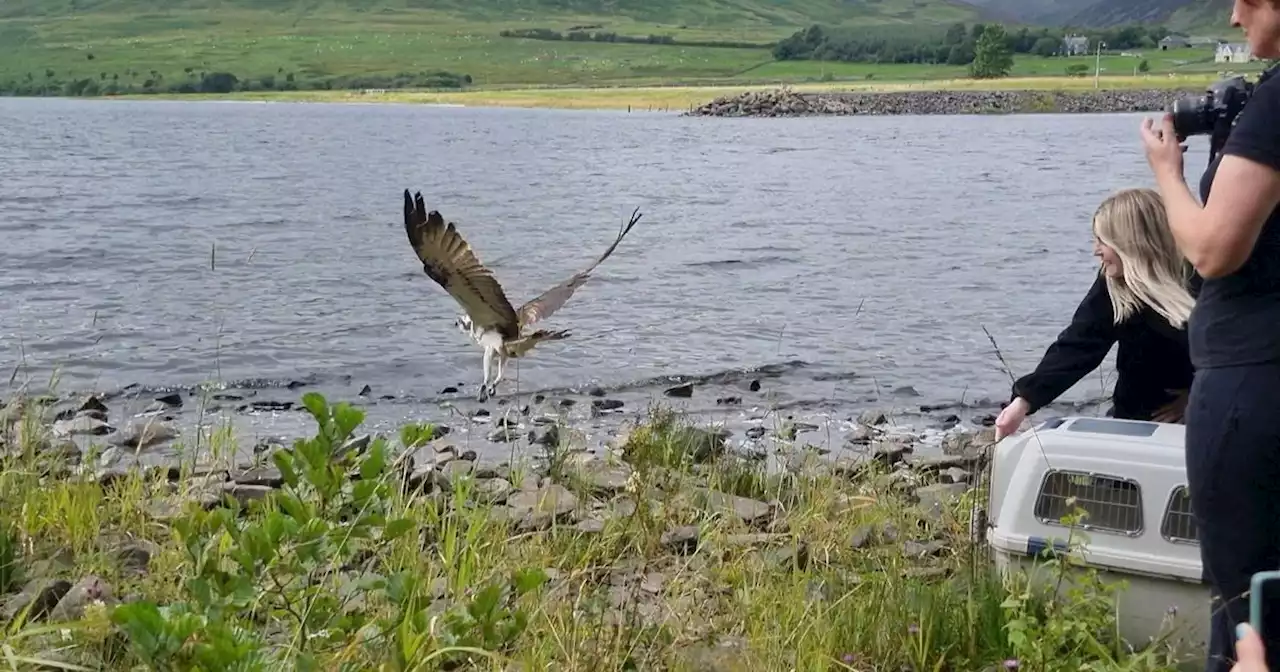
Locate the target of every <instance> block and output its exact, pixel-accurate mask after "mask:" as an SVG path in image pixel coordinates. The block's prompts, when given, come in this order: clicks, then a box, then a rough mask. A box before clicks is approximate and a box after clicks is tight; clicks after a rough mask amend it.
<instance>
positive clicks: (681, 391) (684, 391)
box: [663, 383, 693, 399]
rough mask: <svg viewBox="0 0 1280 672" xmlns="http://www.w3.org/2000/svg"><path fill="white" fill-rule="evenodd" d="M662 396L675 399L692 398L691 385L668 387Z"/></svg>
mask: <svg viewBox="0 0 1280 672" xmlns="http://www.w3.org/2000/svg"><path fill="white" fill-rule="evenodd" d="M663 394H665V395H667V396H668V397H673V398H676V399H688V398H690V397H692V396H693V383H685V384H683V385H677V386H675V387H669V388H667V389H666V390H664V391H663Z"/></svg>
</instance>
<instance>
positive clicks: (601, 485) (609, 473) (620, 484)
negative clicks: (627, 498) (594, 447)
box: [573, 460, 632, 494]
mask: <svg viewBox="0 0 1280 672" xmlns="http://www.w3.org/2000/svg"><path fill="white" fill-rule="evenodd" d="M573 474H574V477H575V478H577V479H579V480H581V481H582V482H583V484H585V485H586V486H588V487H590V488H591V489H592V490H593V491H595V492H599V493H606V494H613V493H616V492H619V491H621V490H623V489H625V488H626V487H627V482H628V481H629V480H630V478H631V474H632V469H631V467H630V465H628V464H626V463H625V462H624V463H620V464H608V463H607V462H604V461H603V460H592V461H587V462H586V463H584V464H580V465H579V466H578V467H577V469H575V470H574V471H573Z"/></svg>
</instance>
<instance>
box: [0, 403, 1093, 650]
mask: <svg viewBox="0 0 1280 672" xmlns="http://www.w3.org/2000/svg"><path fill="white" fill-rule="evenodd" d="M759 387H760V386H759V385H758V383H756V382H748V383H746V386H745V388H744V389H745V391H746V392H748V393H750V392H752V391H753V390H752V388H755V389H756V390H758V389H759ZM666 392H667V394H666V396H667V397H669V398H676V399H679V398H681V397H682V396H684V395H687V394H690V393H691V392H690V390H689V389H688V388H686V387H684V386H680V385H677V386H675V387H670V388H668V389H667V390H666ZM221 394H223V399H222V403H224V404H228V405H235V406H236V412H241V413H252V412H258V413H297V414H299V415H301V416H303V417H305V418H307V419H309V420H310V421H311V426H310V427H309V429H310V431H308V432H299V436H298V437H297V439H296V440H295V441H292V442H289V441H285V440H279V441H274V442H264V443H259V444H255V445H254V446H253V447H252V448H251V450H250V451H249V452H248V453H247V454H246V453H243V452H240V451H236V450H228V447H227V446H225V445H224V446H221V447H219V446H218V445H217V442H218V441H219V439H213V438H211V439H199V440H193V437H191V436H184V433H185V432H187V431H190V430H187V429H185V428H184V427H182V426H180V425H177V424H175V423H176V419H166V418H167V417H169V416H171V415H172V414H174V413H175V412H176V411H175V409H179V408H181V407H183V406H185V405H187V403H188V401H187V400H186V399H184V398H183V396H182V395H163V396H160V397H159V398H155V399H152V400H150V401H149V402H147V403H146V410H143V411H141V412H139V413H136V414H132V415H131V414H130V412H128V411H125V410H124V408H123V406H124V405H117V408H112V404H108V403H106V402H105V401H104V400H103V399H102V398H100V397H98V396H93V395H90V396H69V397H67V398H63V399H53V398H49V397H44V398H17V399H11V400H9V402H8V404H6V405H5V406H4V408H3V410H0V466H3V469H0V507H3V508H4V510H12V511H19V510H20V511H22V512H23V515H22V516H20V517H16V518H14V519H11V520H9V521H7V522H6V521H3V520H0V626H2V627H6V628H17V629H18V631H19V632H22V628H23V627H28V628H33V630H30V634H29V635H28V636H25V637H21V636H20V637H18V638H15V639H14V641H15V642H19V644H18V646H20V647H21V648H20V649H19V653H20V654H23V655H27V656H29V657H32V658H38V659H40V660H45V661H56V662H57V663H61V664H74V665H89V666H92V667H98V668H103V669H137V668H138V667H139V666H143V667H149V668H151V669H157V668H165V669H186V667H187V666H188V665H190V663H191V661H192V660H193V658H194V657H195V656H198V655H201V654H200V653H199V652H197V651H196V649H197V648H199V647H205V651H204V655H209V651H210V650H216V652H217V653H219V654H220V655H223V656H227V659H226V660H224V661H223V664H224V665H227V666H229V667H234V665H232V662H233V657H234V656H237V655H250V656H257V657H258V658H257V661H258V663H259V666H257V667H249V668H245V669H267V667H269V666H268V665H266V662H267V661H270V666H271V669H275V668H274V666H275V665H281V666H285V667H289V666H291V665H296V664H297V663H298V658H297V657H299V656H301V657H305V658H307V659H308V661H310V662H309V664H311V665H313V666H314V665H317V664H318V665H319V667H317V668H316V669H329V668H330V667H333V668H334V669H336V668H337V667H339V666H342V665H346V666H356V667H359V668H360V669H381V668H382V667H385V666H389V668H388V669H390V667H396V665H394V664H392V663H391V662H390V661H389V658H388V656H394V655H398V654H397V653H396V652H398V651H401V650H404V647H407V646H409V645H410V644H413V645H414V646H419V647H426V648H424V649H421V650H420V651H419V654H418V655H424V654H426V653H430V654H431V655H433V656H438V657H440V659H441V661H442V664H441V665H439V666H438V667H432V668H429V669H442V670H443V669H458V668H459V667H461V666H464V665H466V664H468V663H469V664H471V665H473V667H472V668H470V669H478V668H476V667H474V665H476V664H478V663H479V662H480V661H481V660H482V658H480V657H477V654H476V653H475V652H476V651H481V652H483V653H484V657H485V658H489V657H494V656H498V657H500V658H501V659H504V660H505V661H506V662H504V663H503V665H502V666H501V667H497V668H493V669H503V670H508V671H510V672H519V671H521V670H532V669H565V670H570V671H577V670H584V671H585V670H592V669H602V668H601V667H600V666H601V665H605V666H606V667H605V668H603V669H653V670H700V671H708V672H737V671H738V670H743V669H824V668H830V664H831V663H832V661H839V662H840V663H841V664H843V665H844V666H845V667H850V668H852V667H858V668H860V669H923V668H921V667H918V666H917V665H918V658H917V657H916V656H917V655H918V653H919V651H921V650H926V649H921V648H920V644H919V643H918V642H917V639H918V638H917V635H920V636H921V637H923V636H925V633H928V637H929V638H930V643H931V644H930V645H931V646H932V647H933V648H931V649H928V650H929V651H930V653H931V655H932V654H933V653H934V652H938V653H937V655H938V656H940V657H939V658H938V661H939V662H938V664H937V665H934V664H932V663H931V664H930V665H928V666H927V667H929V668H931V669H932V668H937V667H940V666H942V662H943V659H944V658H943V657H945V659H946V663H947V664H946V665H945V667H947V669H972V670H992V671H994V670H997V669H1018V667H1017V665H1016V664H1015V665H1014V666H1013V667H1011V666H1010V662H1009V661H1010V660H1013V661H1015V662H1016V661H1017V660H1018V659H1019V658H1021V659H1025V660H1028V661H1029V666H1028V667H1025V668H1022V669H1047V668H1044V667H1038V666H1037V664H1038V663H1040V662H1041V661H1043V660H1045V659H1046V657H1048V656H1056V655H1060V649H1059V646H1058V644H1056V643H1053V642H1050V643H1048V644H1045V645H1044V647H1043V650H1041V649H1040V648H1037V647H1040V644H1039V643H1038V642H1039V639H1040V638H1038V637H1036V636H1029V637H1028V638H1027V639H1026V642H1028V643H1027V644H1025V645H1011V644H1010V642H1011V640H1010V639H1008V638H1006V637H1005V636H1004V635H1003V634H1002V633H1003V631H1004V629H1005V627H1006V626H1005V625H1004V623H1005V620H1004V619H1006V618H1007V619H1019V618H1024V616H1023V615H1021V612H1019V611H1018V609H1020V608H1019V607H1016V606H1010V605H1011V604H1012V603H1010V602H1009V601H1008V600H1009V599H1013V598H1010V597H1008V596H1007V595H1006V594H1005V593H1002V592H1000V591H1001V590H1003V589H1001V588H999V587H998V586H1000V585H1002V584H1000V583H999V582H998V579H995V578H985V577H988V576H989V575H988V574H987V573H985V572H975V571H974V567H975V566H976V564H975V563H982V562H984V561H983V560H981V555H980V553H981V552H982V550H981V544H982V541H981V538H980V535H976V534H975V531H976V530H978V529H981V526H982V522H981V520H982V518H981V502H982V501H983V485H984V480H985V479H984V474H985V472H986V469H987V466H988V460H989V458H990V454H991V449H992V448H993V446H994V441H993V439H994V433H993V430H992V429H991V428H990V427H980V426H979V427H971V426H965V425H964V424H962V423H961V422H960V420H959V418H957V417H954V416H952V417H949V418H944V419H943V421H942V422H941V423H940V425H939V426H935V427H932V428H925V429H911V428H909V427H903V426H898V425H896V424H895V422H894V419H893V418H892V417H891V416H890V415H888V414H886V413H885V412H880V411H865V412H862V413H861V414H860V415H859V416H858V417H857V418H856V419H855V420H852V421H851V422H850V423H849V424H848V426H847V428H846V429H845V431H842V432H840V433H838V434H836V435H835V436H832V437H830V438H829V439H828V440H827V441H826V442H820V441H811V440H806V437H809V438H810V439H812V438H816V437H815V435H816V434H817V433H818V432H820V431H822V430H821V428H820V427H818V426H817V425H815V424H811V423H807V422H805V421H803V420H796V419H788V420H784V421H781V422H779V423H777V424H776V425H775V426H774V427H773V428H772V429H765V428H764V427H763V425H753V427H756V428H755V429H751V428H748V429H745V430H743V433H744V434H745V435H747V439H746V440H743V441H731V440H730V439H731V436H732V434H733V432H731V431H730V430H727V429H725V428H723V427H721V426H715V425H712V426H707V425H705V424H702V423H698V422H691V421H690V420H689V419H688V418H686V417H684V416H681V415H679V414H678V413H675V412H673V411H671V410H670V409H661V408H659V409H650V410H647V411H645V412H644V414H643V415H640V416H637V417H636V418H629V419H622V418H617V419H618V420H619V421H618V422H614V423H612V424H611V425H610V427H611V428H610V429H609V430H608V431H607V432H604V433H603V434H601V435H599V436H598V438H595V439H584V436H587V435H588V433H584V432H582V431H581V429H580V428H579V427H576V426H575V425H574V424H572V423H565V422H562V421H558V420H554V419H550V418H549V417H548V416H544V415H539V414H538V411H536V410H535V409H532V408H529V409H525V408H517V409H508V410H514V413H512V414H511V415H507V416H503V415H499V414H497V413H493V412H490V413H486V414H484V415H479V414H477V415H475V416H473V417H471V418H467V419H464V420H462V421H460V423H461V424H455V427H458V429H451V428H450V427H448V426H446V425H440V424H435V423H410V424H406V425H404V426H402V427H400V428H399V429H398V431H394V432H391V431H388V432H383V431H369V430H368V429H367V428H366V427H364V426H363V425H362V421H363V418H364V416H363V413H362V412H361V411H359V410H356V409H355V408H354V407H350V406H346V405H345V404H338V403H336V402H334V403H330V402H327V401H326V400H325V399H324V397H322V396H320V395H318V394H314V393H308V394H306V395H301V399H300V400H299V401H298V402H295V403H291V404H286V403H285V402H283V401H279V400H276V401H270V402H268V401H267V400H261V399H259V400H245V399H242V398H241V399H231V398H229V397H232V396H236V395H231V394H229V393H225V392H224V393H221ZM592 396H593V403H588V404H584V405H586V406H588V407H589V408H590V409H591V410H590V411H589V412H588V413H586V414H585V417H587V418H588V419H590V418H595V419H599V418H602V417H609V416H610V414H611V413H615V412H616V411H618V410H620V409H621V408H622V407H623V406H625V404H624V402H622V401H619V400H614V399H609V398H608V397H607V396H606V395H604V394H600V395H592ZM136 401H137V402H138V403H141V401H142V400H136ZM563 401H564V399H560V400H555V399H552V400H547V399H543V400H540V401H538V402H536V404H539V405H541V406H542V407H545V406H546V405H547V404H548V402H550V405H551V406H562V405H564V404H563ZM724 403H731V404H741V403H742V401H741V400H738V401H728V400H727V398H724ZM255 404H256V406H257V409H256V410H255ZM511 405H512V404H507V406H508V407H510V406H511ZM577 405H578V404H576V403H575V404H568V405H567V406H570V407H572V406H577ZM240 406H243V407H244V408H243V409H240V408H239V407H240ZM512 417H515V418H523V419H511V418H512ZM544 417H545V418H548V419H546V420H544V421H541V422H538V421H535V420H532V419H530V418H544ZM477 418H482V419H480V420H478V419H477ZM981 419H982V420H985V418H981ZM472 423H474V424H475V425H478V426H479V427H481V428H482V429H481V430H480V431H481V433H485V434H489V435H492V434H498V433H501V434H504V435H506V434H516V435H519V439H518V440H519V441H528V442H529V444H530V445H529V447H528V450H525V451H522V452H521V453H520V454H517V452H516V451H512V452H511V453H510V454H509V455H508V456H506V457H502V456H500V455H498V454H493V453H486V454H481V453H477V451H476V450H474V449H468V448H467V447H466V446H467V444H466V443H465V442H464V441H460V440H459V438H460V437H459V434H463V433H464V432H463V431H462V430H463V428H465V427H466V426H467V425H468V424H472ZM978 424H979V425H982V424H986V423H985V422H982V423H978ZM530 434H532V435H530ZM490 438H493V437H492V436H490ZM220 440H221V441H233V439H230V438H228V437H224V438H223V439H220ZM494 440H499V441H512V440H513V439H511V438H508V437H506V436H503V437H497V438H496V439H494ZM184 441H185V442H190V444H191V445H189V446H184V445H182V443H183V442H184ZM201 442H206V444H207V442H213V443H214V444H215V445H213V446H209V445H201ZM819 444H821V445H819ZM165 447H169V448H172V449H174V450H173V451H172V452H169V453H167V457H165V459H160V460H147V459H145V458H146V456H147V455H149V454H152V453H155V452H156V451H160V452H164V448H165ZM103 448H105V450H103ZM109 453H114V456H113V457H111V458H110V459H106V456H107V455H108V454H109ZM175 458H176V459H175ZM43 509H48V510H43ZM268 539H269V541H268ZM357 542H358V543H357ZM317 543H318V544H319V546H316V544H317ZM15 577H19V578H15ZM992 581H995V583H992ZM210 586H220V587H221V588H220V589H219V590H222V591H224V592H218V591H211V589H210ZM1083 590H1086V597H1085V600H1086V602H1082V603H1081V606H1079V608H1073V606H1072V605H1066V607H1067V608H1064V609H1063V610H1061V611H1060V612H1057V613H1060V614H1061V616H1060V618H1064V619H1070V620H1073V621H1078V620H1080V619H1084V620H1086V621H1088V623H1089V624H1088V625H1087V626H1084V627H1085V628H1086V630H1088V631H1096V632H1110V631H1112V630H1113V629H1114V625H1113V623H1112V622H1111V621H1110V620H1108V619H1111V618H1113V616H1112V611H1113V610H1112V608H1111V607H1110V606H1109V603H1107V602H1106V601H1105V600H1104V599H1100V598H1098V597H1092V596H1089V595H1087V591H1089V590H1093V588H1088V587H1086V588H1085V589H1083ZM531 591H539V592H538V594H536V595H533V596H530V597H531V598H532V599H531V601H526V602H521V601H519V599H518V598H519V597H520V596H521V595H524V594H525V593H528V592H531ZM966 595H967V596H969V597H964V596H966ZM975 599H981V600H989V602H987V603H986V604H985V605H983V606H980V607H979V608H978V609H977V611H976V612H975V611H974V608H975V605H974V604H973V603H972V602H965V600H975ZM1018 599H1021V598H1018ZM920 600H924V601H925V602H927V603H929V604H932V605H934V606H933V608H931V609H928V610H926V612H927V613H924V612H921V611H920V610H919V609H917V608H916V607H915V606H913V605H914V604H916V603H918V602H919V601H920ZM1087 600H1092V602H1087ZM299 605H310V606H311V607H312V609H305V608H302V607H300V606H299ZM522 605H523V606H522ZM1028 608H1034V607H1028ZM168 609H178V611H174V612H169V611H166V610H168ZM978 612H980V613H981V614H982V616H981V617H982V618H984V619H992V620H990V621H989V622H984V623H975V622H973V621H972V620H967V619H972V618H973V617H974V614H975V613H978ZM179 613H193V614H195V615H196V616H198V617H199V618H201V619H208V620H209V623H210V625H209V628H208V632H209V637H210V638H212V637H215V636H220V637H222V638H223V639H222V640H221V641H218V640H212V641H209V640H206V638H205V636H204V635H201V636H199V637H196V638H194V639H190V635H191V634H192V631H190V630H189V629H183V628H184V627H186V626H185V625H183V624H184V623H185V621H180V620H174V621H166V619H167V618H170V616H167V615H166V614H179ZM174 618H177V619H182V618H184V617H183V616H176V617H174ZM1094 621H1096V622H1094ZM427 623H430V624H433V625H432V626H431V628H430V629H429V630H424V631H414V630H412V628H413V627H415V626H414V624H427ZM24 624H25V626H24ZM50 624H63V625H62V626H61V629H51V628H49V627H48V626H49V625H50ZM73 624H74V627H73ZM387 624H390V626H391V627H389V628H386V629H383V628H384V626H386V625H387ZM397 624H401V625H397ZM215 625H216V626H218V627H217V628H215V627H214V626H215ZM966 626H968V627H966ZM424 627H425V626H424ZM1063 627H1065V626H1061V625H1058V624H1054V623H1046V624H1045V628H1046V632H1048V631H1051V630H1052V628H1059V629H1061V628H1063ZM779 631H781V632H801V631H804V632H810V633H813V635H812V637H810V638H805V639H802V640H796V639H792V638H783V639H779V638H777V637H776V636H775V633H777V632H779ZM178 632H182V633H185V634H175V633H178ZM320 632H323V633H325V634H324V635H323V636H321V635H319V634H318V633H320ZM495 633H502V634H501V635H500V636H498V635H495ZM984 633H997V635H996V636H993V637H987V636H986V634H984ZM166 637H167V638H168V639H166ZM388 638H390V641H388ZM395 638H400V639H395ZM565 638H568V639H570V640H571V641H573V642H574V643H575V645H574V646H573V647H570V648H568V649H566V648H564V647H562V646H560V645H559V642H561V641H563V640H564V639H565ZM156 642H164V643H165V646H164V647H159V648H157V646H156V645H155V643H156ZM619 642H622V643H623V644H621V645H620V644H619ZM459 643H462V644H461V646H463V647H464V648H465V650H463V649H458V648H457V647H458V646H460V644H459ZM584 646H585V647H595V648H593V649H592V650H594V651H597V655H600V656H604V658H591V657H587V658H583V657H582V656H581V650H583V648H582V647H584ZM451 647H452V648H451ZM467 647H469V648H467ZM455 649H456V650H455ZM125 651H127V652H128V655H126V654H125V653H124V652H125ZM106 652H111V655H112V656H115V658H114V660H113V661H112V662H113V663H115V664H110V663H107V661H106V660H105V659H104V658H103V656H104V655H106ZM614 656H621V657H619V658H614ZM1072 662H1073V663H1079V662H1080V661H1072ZM104 664H105V667H103V666H104ZM1078 667H1079V664H1077V665H1075V667H1073V669H1076V668H1078ZM291 669H292V668H291ZM397 669H399V668H398V667H397Z"/></svg>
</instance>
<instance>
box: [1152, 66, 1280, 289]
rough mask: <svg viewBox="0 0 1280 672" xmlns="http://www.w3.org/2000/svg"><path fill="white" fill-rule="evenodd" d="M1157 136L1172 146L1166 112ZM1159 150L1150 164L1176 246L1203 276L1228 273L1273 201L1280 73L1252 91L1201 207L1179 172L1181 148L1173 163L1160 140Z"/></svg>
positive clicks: (1278, 197) (1249, 247) (1278, 177)
mask: <svg viewBox="0 0 1280 672" xmlns="http://www.w3.org/2000/svg"><path fill="white" fill-rule="evenodd" d="M1148 133H1150V131H1148ZM1161 135H1162V136H1163V138H1161V144H1162V145H1167V144H1169V143H1172V144H1174V145H1175V146H1176V143H1177V140H1176V137H1175V135H1174V131H1173V121H1172V117H1170V116H1168V115H1166V116H1165V119H1164V125H1163V130H1162V132H1161ZM1150 142H1151V141H1150V140H1148V153H1149V154H1150V153H1151V152H1152V148H1151V146H1150ZM1161 151H1162V156H1161V157H1160V159H1161V160H1157V158H1156V157H1154V156H1153V157H1151V162H1152V169H1153V171H1154V173H1155V178H1156V184H1157V186H1158V187H1159V190H1160V194H1161V196H1163V198H1164V202H1165V208H1166V209H1167V210H1168V213H1169V227H1170V228H1171V229H1172V230H1173V237H1174V239H1175V240H1176V241H1177V243H1178V247H1179V249H1181V250H1182V253H1183V254H1184V255H1185V256H1186V257H1187V259H1188V260H1189V261H1190V262H1191V263H1192V264H1193V265H1194V266H1195V268H1196V272H1197V273H1199V274H1200V276H1201V277H1203V278H1206V279H1211V278H1220V277H1222V276H1225V275H1230V274H1232V273H1235V272H1236V271H1237V270H1239V269H1240V267H1241V266H1243V265H1244V263H1245V261H1247V260H1248V259H1249V255H1250V254H1252V253H1253V247H1254V245H1255V244H1256V243H1257V241H1258V235H1259V234H1260V233H1261V232H1262V227H1263V225H1264V224H1265V223H1266V221H1267V219H1268V218H1269V217H1270V216H1271V213H1272V212H1273V211H1275V209H1276V206H1277V205H1280V80H1270V81H1268V82H1267V83H1266V84H1260V85H1259V86H1258V87H1257V88H1256V89H1255V90H1254V94H1253V96H1252V98H1251V100H1250V101H1249V104H1248V105H1247V106H1246V107H1245V109H1244V111H1243V112H1241V113H1240V119H1239V120H1238V121H1237V123H1236V126H1235V128H1234V129H1232V131H1231V135H1230V136H1228V138H1227V142H1226V144H1225V145H1224V146H1223V148H1222V159H1221V161H1220V162H1219V164H1218V169H1217V173H1216V174H1215V175H1214V178H1213V186H1212V187H1211V188H1210V190H1209V198H1208V200H1207V201H1206V202H1205V204H1204V205H1203V206H1201V205H1200V204H1199V203H1198V202H1197V201H1196V198H1195V196H1193V195H1192V193H1191V190H1190V189H1189V188H1188V187H1187V184H1186V181H1185V180H1184V178H1183V175H1182V161H1181V156H1180V155H1181V149H1180V148H1178V149H1177V151H1178V153H1179V157H1178V160H1177V161H1176V162H1175V161H1173V160H1170V157H1169V156H1168V155H1167V152H1168V148H1167V146H1166V147H1164V148H1162V149H1161Z"/></svg>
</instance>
